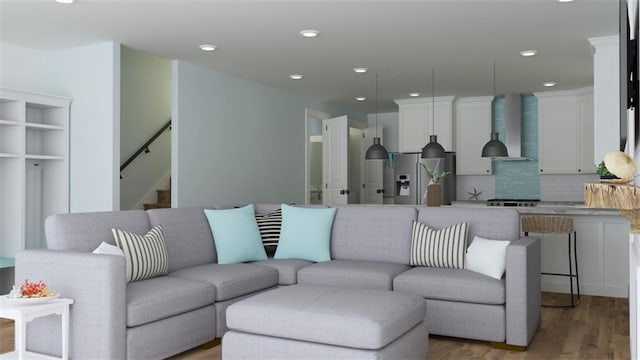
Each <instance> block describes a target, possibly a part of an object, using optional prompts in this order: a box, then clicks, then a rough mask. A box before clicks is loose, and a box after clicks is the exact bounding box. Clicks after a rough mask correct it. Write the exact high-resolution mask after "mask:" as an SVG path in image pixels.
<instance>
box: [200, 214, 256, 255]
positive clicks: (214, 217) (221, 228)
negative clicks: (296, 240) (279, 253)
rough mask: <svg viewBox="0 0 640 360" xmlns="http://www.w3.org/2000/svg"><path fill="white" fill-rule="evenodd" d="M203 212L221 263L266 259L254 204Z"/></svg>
mask: <svg viewBox="0 0 640 360" xmlns="http://www.w3.org/2000/svg"><path fill="white" fill-rule="evenodd" d="M204 214H205V215H206V217H207V220H208V221H209V227H210V228H211V233H212V234H213V241H214V243H215V246H216V252H217V253H218V264H235V263H241V262H247V261H258V260H266V259H267V254H266V252H265V251H264V246H262V238H261V237H260V230H259V229H258V223H256V217H255V211H254V209H253V204H250V205H247V206H244V207H241V208H237V209H225V210H208V209H206V210H205V211H204Z"/></svg>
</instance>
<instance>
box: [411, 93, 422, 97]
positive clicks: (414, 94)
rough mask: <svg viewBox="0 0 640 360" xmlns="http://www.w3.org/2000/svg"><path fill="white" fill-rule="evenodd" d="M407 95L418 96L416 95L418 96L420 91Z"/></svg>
mask: <svg viewBox="0 0 640 360" xmlns="http://www.w3.org/2000/svg"><path fill="white" fill-rule="evenodd" d="M409 96H411V97H418V96H420V93H409Z"/></svg>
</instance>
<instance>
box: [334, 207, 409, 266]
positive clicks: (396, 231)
mask: <svg viewBox="0 0 640 360" xmlns="http://www.w3.org/2000/svg"><path fill="white" fill-rule="evenodd" d="M414 220H416V209H415V208H414V207H394V206H387V207H385V206H355V205H349V206H341V207H338V211H337V213H336V218H335V220H334V222H333V229H332V232H331V258H332V259H338V260H365V261H382V262H392V263H398V264H409V258H410V256H411V226H412V225H413V221H414Z"/></svg>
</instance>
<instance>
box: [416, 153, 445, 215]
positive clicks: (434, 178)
mask: <svg viewBox="0 0 640 360" xmlns="http://www.w3.org/2000/svg"><path fill="white" fill-rule="evenodd" d="M420 165H421V166H422V168H423V169H424V171H425V172H426V173H427V177H428V178H429V185H428V186H427V190H426V191H425V193H424V200H425V203H426V204H427V206H440V205H442V190H441V189H440V184H438V183H439V182H440V180H441V179H443V178H444V177H445V176H447V175H449V173H450V172H449V171H441V172H440V173H438V174H436V172H435V170H434V169H432V168H430V167H429V166H427V165H425V164H422V163H421V164H420Z"/></svg>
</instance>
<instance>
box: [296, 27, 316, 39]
mask: <svg viewBox="0 0 640 360" xmlns="http://www.w3.org/2000/svg"><path fill="white" fill-rule="evenodd" d="M300 35H302V36H304V37H306V38H314V37H316V36H318V35H320V31H318V30H312V29H309V30H302V31H300Z"/></svg>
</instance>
